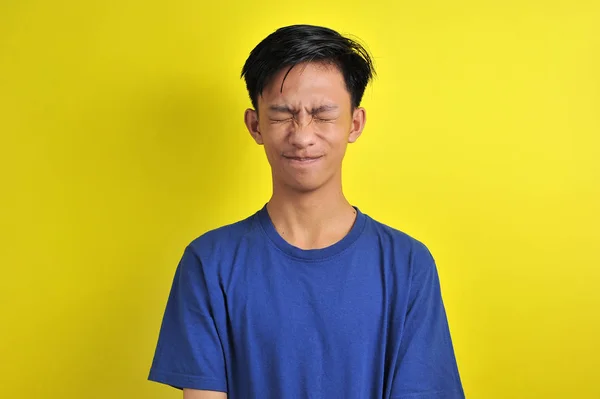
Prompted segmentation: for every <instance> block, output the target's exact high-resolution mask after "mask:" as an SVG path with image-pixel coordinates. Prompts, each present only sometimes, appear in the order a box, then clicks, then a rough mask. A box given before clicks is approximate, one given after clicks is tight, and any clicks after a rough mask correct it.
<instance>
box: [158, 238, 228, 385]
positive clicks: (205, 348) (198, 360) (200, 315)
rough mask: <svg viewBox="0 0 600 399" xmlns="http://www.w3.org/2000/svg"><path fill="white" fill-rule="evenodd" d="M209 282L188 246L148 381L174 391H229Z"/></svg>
mask: <svg viewBox="0 0 600 399" xmlns="http://www.w3.org/2000/svg"><path fill="white" fill-rule="evenodd" d="M210 281H211V280H210V279H209V278H207V276H206V273H205V272H204V270H203V267H202V264H201V262H200V259H199V257H198V256H197V255H196V254H195V253H194V251H193V249H192V247H191V246H188V247H187V248H186V250H185V251H184V254H183V256H182V258H181V261H180V262H179V264H178V266H177V269H176V271H175V277H174V279H173V284H172V287H171V291H170V293H169V297H168V300H167V305H166V309H165V313H164V316H163V320H162V324H161V328H160V332H159V337H158V343H157V346H156V351H155V354H154V358H153V361H152V366H151V368H150V374H149V376H148V379H149V380H151V381H155V382H159V383H163V384H167V385H170V386H173V387H175V388H178V389H183V388H191V389H202V390H212V391H221V392H227V381H226V373H225V360H224V355H223V346H222V344H221V340H220V338H219V334H218V329H217V326H216V323H215V317H214V316H215V315H214V313H213V309H214V307H213V306H212V305H211V303H212V301H214V295H212V294H211V291H214V290H215V287H213V286H211V282H210Z"/></svg>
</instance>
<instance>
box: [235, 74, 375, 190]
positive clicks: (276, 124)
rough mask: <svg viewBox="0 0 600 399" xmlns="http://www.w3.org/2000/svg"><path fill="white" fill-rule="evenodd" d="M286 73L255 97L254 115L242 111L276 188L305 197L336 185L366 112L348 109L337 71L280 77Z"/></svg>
mask: <svg viewBox="0 0 600 399" xmlns="http://www.w3.org/2000/svg"><path fill="white" fill-rule="evenodd" d="M288 69H289V68H284V69H282V70H281V71H280V72H279V73H278V74H277V75H276V76H275V77H274V79H273V80H272V82H271V83H270V84H269V85H268V86H267V87H266V88H265V90H264V91H263V93H262V96H259V99H258V114H257V113H256V112H255V111H253V110H247V111H246V116H245V117H246V125H247V126H248V130H249V131H250V133H251V134H252V136H253V138H254V139H255V140H256V142H257V143H258V144H261V145H264V146H265V152H266V155H267V159H268V161H269V164H270V165H271V170H272V175H273V183H274V186H275V189H278V188H279V189H282V188H285V189H293V190H295V191H302V192H307V191H314V190H316V189H318V188H320V187H323V186H324V185H326V184H336V185H340V186H341V168H342V160H343V158H344V154H345V152H346V146H347V144H348V143H353V142H354V141H356V139H357V138H358V137H359V136H360V134H361V132H362V130H363V127H364V123H365V111H364V109H363V108H356V109H354V110H352V105H351V98H350V93H349V92H348V90H347V89H346V85H345V82H344V78H343V76H342V74H341V72H340V71H339V70H338V69H337V68H336V67H334V66H330V65H323V64H317V63H308V64H300V65H296V66H294V68H292V69H291V71H290V72H289V73H288V74H287V76H285V75H286V73H287V72H288ZM284 76H285V82H283V80H284ZM282 83H283V89H282Z"/></svg>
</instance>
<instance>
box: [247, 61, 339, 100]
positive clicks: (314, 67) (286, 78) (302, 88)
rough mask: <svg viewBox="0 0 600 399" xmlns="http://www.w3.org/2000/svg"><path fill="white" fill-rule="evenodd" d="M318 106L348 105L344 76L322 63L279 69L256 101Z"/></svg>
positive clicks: (334, 67) (333, 67)
mask: <svg viewBox="0 0 600 399" xmlns="http://www.w3.org/2000/svg"><path fill="white" fill-rule="evenodd" d="M261 103H262V104H264V105H267V106H269V105H271V104H289V105H292V106H302V107H303V106H309V105H310V106H315V105H317V106H319V105H324V104H328V103H329V104H338V105H340V106H343V105H345V104H346V103H347V104H348V106H349V104H350V93H348V90H347V88H346V83H345V81H344V76H343V75H342V73H341V72H340V70H339V69H338V68H337V67H336V66H335V65H329V64H323V63H303V64H297V65H295V66H294V67H293V68H292V69H290V67H285V68H282V69H281V70H280V71H278V72H277V73H276V74H275V76H274V77H273V79H271V81H270V82H269V84H268V85H267V86H266V87H265V88H264V90H263V93H262V95H261V96H260V97H259V104H261Z"/></svg>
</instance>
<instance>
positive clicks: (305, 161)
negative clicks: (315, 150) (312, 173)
mask: <svg viewBox="0 0 600 399" xmlns="http://www.w3.org/2000/svg"><path fill="white" fill-rule="evenodd" d="M284 158H285V159H286V160H287V161H288V162H290V163H291V164H292V165H298V166H302V165H312V164H314V163H316V162H318V161H320V160H321V158H323V157H322V156H320V157H306V158H302V157H286V156H284Z"/></svg>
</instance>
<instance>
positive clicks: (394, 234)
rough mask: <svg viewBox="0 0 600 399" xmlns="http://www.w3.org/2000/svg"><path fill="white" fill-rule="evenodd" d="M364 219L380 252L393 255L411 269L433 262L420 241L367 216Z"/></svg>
mask: <svg viewBox="0 0 600 399" xmlns="http://www.w3.org/2000/svg"><path fill="white" fill-rule="evenodd" d="M366 217H367V221H368V222H367V225H368V228H367V233H368V234H369V235H370V236H371V237H372V238H374V239H376V241H377V243H378V246H379V247H380V249H381V250H383V251H385V252H389V253H391V254H393V256H394V257H395V258H396V259H398V258H402V259H403V260H405V261H406V262H407V263H408V265H410V266H412V267H414V266H415V265H416V264H422V263H431V262H432V261H433V256H432V254H431V251H430V250H429V248H428V246H427V245H426V244H425V243H424V242H423V241H421V240H420V239H417V238H415V237H414V236H412V235H410V234H409V233H407V232H405V231H403V230H401V229H398V228H395V227H393V226H390V225H389V224H386V223H383V222H381V221H379V220H376V219H374V218H372V217H370V216H368V215H366ZM412 267H411V268H412Z"/></svg>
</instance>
